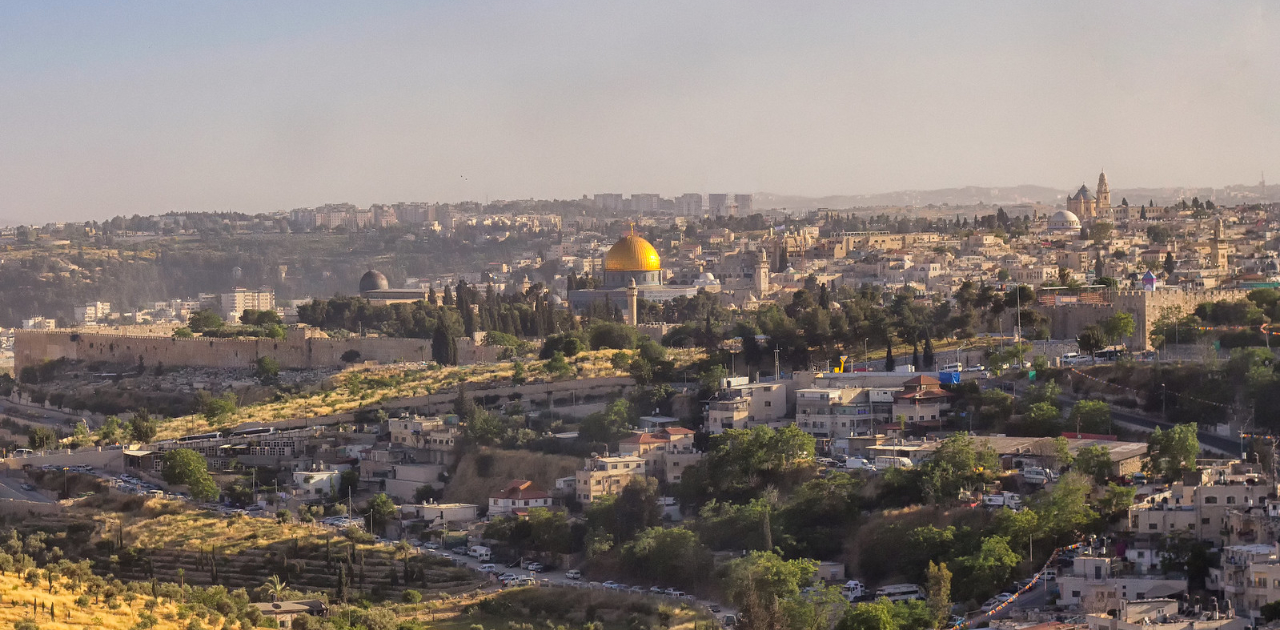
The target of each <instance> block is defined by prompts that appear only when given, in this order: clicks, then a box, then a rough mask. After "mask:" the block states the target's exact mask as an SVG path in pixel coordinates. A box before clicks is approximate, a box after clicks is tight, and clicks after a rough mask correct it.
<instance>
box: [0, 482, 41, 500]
mask: <svg viewBox="0 0 1280 630" xmlns="http://www.w3.org/2000/svg"><path fill="white" fill-rule="evenodd" d="M24 483H27V482H26V481H24V480H22V479H17V478H14V477H0V499H22V500H25V501H35V502H36V503H53V502H54V500H53V499H50V498H49V497H46V496H44V495H43V494H40V493H39V492H35V491H32V490H23V489H22V484H24Z"/></svg>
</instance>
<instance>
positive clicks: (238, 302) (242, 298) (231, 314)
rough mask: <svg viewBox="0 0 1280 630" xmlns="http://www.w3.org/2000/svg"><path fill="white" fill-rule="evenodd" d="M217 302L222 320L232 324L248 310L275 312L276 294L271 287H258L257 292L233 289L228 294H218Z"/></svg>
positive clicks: (238, 288) (241, 288)
mask: <svg viewBox="0 0 1280 630" xmlns="http://www.w3.org/2000/svg"><path fill="white" fill-rule="evenodd" d="M218 302H219V304H221V305H222V313H221V314H222V317H223V319H226V320H227V321H232V322H234V321H238V320H239V319H240V315H241V314H243V313H244V312H245V311H246V310H248V309H253V310H255V311H274V310H276V292H275V290H273V289H272V288H271V287H260V288H259V289H258V290H257V291H253V290H250V289H245V288H243V287H235V288H234V289H231V291H230V292H228V293H222V294H220V295H219V296H218Z"/></svg>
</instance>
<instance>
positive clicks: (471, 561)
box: [422, 549, 736, 621]
mask: <svg viewBox="0 0 1280 630" xmlns="http://www.w3.org/2000/svg"><path fill="white" fill-rule="evenodd" d="M422 553H434V552H432V551H428V550H426V549H423V550H422ZM448 557H449V558H451V559H452V560H453V561H454V562H455V563H457V564H459V565H460V566H465V567H467V568H469V569H472V570H475V571H479V570H480V565H482V564H493V565H495V566H496V567H497V568H498V570H499V571H500V574H501V573H514V574H516V575H530V576H533V578H534V579H536V580H538V582H539V583H544V581H545V583H549V584H550V585H552V586H557V587H567V588H587V587H588V585H589V584H590V583H591V581H590V580H589V579H588V578H586V577H584V578H583V579H582V580H570V579H569V578H566V577H565V576H564V571H562V570H555V571H546V572H544V573H530V572H529V571H527V570H522V569H519V568H510V569H508V568H506V567H505V566H504V565H503V564H502V563H500V562H492V561H481V560H477V559H475V558H472V557H470V556H458V555H454V554H449V555H448ZM491 588H492V587H485V590H490V589H491ZM637 594H643V595H648V596H650V597H654V598H657V599H661V600H666V601H671V602H674V601H677V600H676V599H675V598H674V597H671V596H668V595H657V594H655V593H649V592H648V591H646V592H644V593H637ZM681 601H684V602H685V603H688V604H690V605H692V606H698V607H701V608H703V609H709V608H710V607H712V606H718V607H719V608H720V612H718V613H715V616H716V618H717V619H720V620H722V621H723V619H724V617H725V615H732V614H736V611H734V610H733V608H732V607H730V606H725V605H723V604H719V603H718V602H713V601H709V600H704V599H685V600H681Z"/></svg>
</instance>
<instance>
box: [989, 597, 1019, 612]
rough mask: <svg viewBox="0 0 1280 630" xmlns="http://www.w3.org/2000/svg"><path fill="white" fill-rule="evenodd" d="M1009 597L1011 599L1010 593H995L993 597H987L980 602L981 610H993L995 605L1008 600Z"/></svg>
mask: <svg viewBox="0 0 1280 630" xmlns="http://www.w3.org/2000/svg"><path fill="white" fill-rule="evenodd" d="M1010 599H1013V595H1012V594H1010V593H1001V594H999V595H996V596H995V597H992V598H991V599H988V600H987V601H986V603H984V604H982V612H984V613H985V612H991V611H992V610H995V608H996V607H997V606H999V605H1000V604H1003V603H1005V602H1007V601H1009V600H1010Z"/></svg>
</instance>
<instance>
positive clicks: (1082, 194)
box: [1071, 184, 1097, 200]
mask: <svg viewBox="0 0 1280 630" xmlns="http://www.w3.org/2000/svg"><path fill="white" fill-rule="evenodd" d="M1071 198H1072V199H1084V200H1088V199H1097V197H1094V196H1093V193H1091V192H1089V187H1088V186H1085V185H1084V184H1080V190H1077V191H1076V194H1075V195H1072V197H1071Z"/></svg>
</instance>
